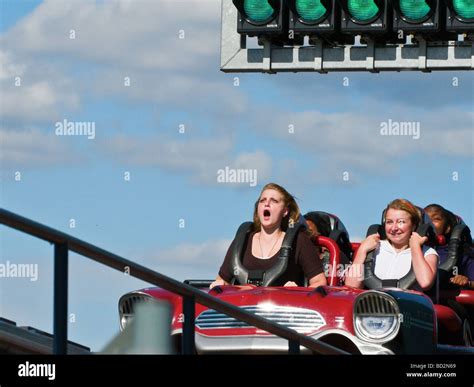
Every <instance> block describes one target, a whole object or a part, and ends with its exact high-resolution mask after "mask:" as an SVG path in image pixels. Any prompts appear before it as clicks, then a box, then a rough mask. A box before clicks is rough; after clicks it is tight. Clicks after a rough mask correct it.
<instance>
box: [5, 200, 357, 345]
mask: <svg viewBox="0 0 474 387" xmlns="http://www.w3.org/2000/svg"><path fill="white" fill-rule="evenodd" d="M0 224H4V225H6V226H8V227H11V228H14V229H16V230H19V231H23V232H25V233H27V234H30V235H33V236H35V237H37V238H40V239H43V240H45V241H48V242H51V243H54V244H55V260H54V274H55V276H54V332H53V334H54V341H53V353H54V354H65V353H66V348H67V347H66V344H67V287H68V281H67V270H68V269H67V266H68V265H67V261H68V251H73V252H75V253H78V254H80V255H82V256H84V257H87V258H90V259H92V260H94V261H97V262H100V263H102V264H104V265H106V266H109V267H112V268H114V269H117V270H119V271H121V272H125V271H126V270H127V271H128V272H129V274H130V275H131V276H132V277H135V278H139V279H141V280H143V281H146V282H149V283H151V284H153V285H156V286H159V287H161V288H163V289H166V290H168V291H170V292H173V293H176V294H179V295H180V296H182V297H183V313H184V324H183V346H182V347H183V353H185V354H192V353H194V319H195V315H194V313H195V312H194V311H195V303H196V302H197V303H199V304H201V305H204V306H207V307H209V308H212V309H215V310H217V311H219V312H221V313H225V314H227V315H228V316H231V317H234V318H236V319H238V320H241V321H244V322H246V323H247V324H249V325H251V326H255V327H257V328H260V329H262V330H264V331H267V332H270V333H273V334H274V335H277V336H280V337H283V338H285V339H287V340H288V349H289V352H290V353H299V345H302V346H304V347H306V348H308V349H310V350H311V351H313V352H314V353H320V354H348V353H347V352H345V351H342V350H340V349H338V348H335V347H333V346H332V345H329V344H326V343H323V342H321V341H318V340H315V339H313V338H311V337H308V336H305V335H302V334H299V333H297V332H296V331H294V330H292V329H289V328H286V327H283V326H281V325H279V324H277V323H274V322H271V321H269V320H267V319H265V318H263V317H260V316H256V315H254V314H252V313H250V312H247V311H245V310H242V309H240V308H238V307H236V306H234V305H231V304H229V303H227V302H225V301H222V300H220V299H218V298H215V297H213V296H210V295H208V294H207V293H205V292H202V291H200V290H198V289H196V288H193V287H192V286H189V285H186V284H183V283H181V282H179V281H176V280H174V279H173V278H170V277H167V276H165V275H163V274H160V273H157V272H155V271H153V270H150V269H148V268H146V267H144V266H142V265H139V264H137V263H135V262H132V261H129V260H128V259H125V258H122V257H120V256H118V255H115V254H113V253H110V252H108V251H106V250H103V249H101V248H99V247H96V246H94V245H91V244H89V243H87V242H84V241H82V240H80V239H78V238H75V237H73V236H71V235H68V234H65V233H63V232H61V231H58V230H55V229H53V228H50V227H47V226H45V225H43V224H41V223H37V222H35V221H32V220H31V219H28V218H24V217H22V216H20V215H17V214H15V213H13V212H10V211H7V210H5V209H0Z"/></svg>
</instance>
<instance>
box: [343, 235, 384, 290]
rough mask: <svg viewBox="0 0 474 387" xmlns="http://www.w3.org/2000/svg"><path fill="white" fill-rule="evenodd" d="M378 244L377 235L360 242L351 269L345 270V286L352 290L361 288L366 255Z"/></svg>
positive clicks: (378, 236) (378, 237) (378, 238)
mask: <svg viewBox="0 0 474 387" xmlns="http://www.w3.org/2000/svg"><path fill="white" fill-rule="evenodd" d="M379 243H380V235H379V234H373V235H369V236H368V237H367V238H365V239H364V240H363V241H362V242H361V244H360V247H359V249H358V250H357V254H356V256H355V258H354V261H353V262H352V265H351V267H349V269H348V270H347V273H346V280H345V282H344V283H345V285H347V286H351V287H353V288H359V289H362V288H363V281H364V262H365V259H366V258H367V254H368V253H369V252H370V251H372V250H375V249H376V248H377V246H378V245H379Z"/></svg>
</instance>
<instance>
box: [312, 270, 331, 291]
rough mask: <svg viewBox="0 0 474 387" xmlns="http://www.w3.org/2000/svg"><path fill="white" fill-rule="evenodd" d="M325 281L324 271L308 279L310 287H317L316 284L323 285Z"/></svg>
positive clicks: (325, 283)
mask: <svg viewBox="0 0 474 387" xmlns="http://www.w3.org/2000/svg"><path fill="white" fill-rule="evenodd" d="M327 284H328V283H327V281H326V276H325V275H324V273H319V274H318V275H315V276H314V277H312V278H310V280H309V285H308V286H309V287H310V288H317V287H318V286H325V285H327Z"/></svg>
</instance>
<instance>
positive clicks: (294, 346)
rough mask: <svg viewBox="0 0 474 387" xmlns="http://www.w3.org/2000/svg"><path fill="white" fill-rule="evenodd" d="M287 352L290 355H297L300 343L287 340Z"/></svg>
mask: <svg viewBox="0 0 474 387" xmlns="http://www.w3.org/2000/svg"><path fill="white" fill-rule="evenodd" d="M288 353H289V354H290V355H299V354H300V343H299V342H298V341H296V340H288Z"/></svg>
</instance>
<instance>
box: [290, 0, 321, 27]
mask: <svg viewBox="0 0 474 387" xmlns="http://www.w3.org/2000/svg"><path fill="white" fill-rule="evenodd" d="M295 6H296V11H297V12H298V15H299V16H300V17H301V18H302V19H303V20H306V21H308V22H315V21H317V20H319V19H321V18H322V17H323V16H324V15H325V14H326V12H327V9H326V7H325V6H324V5H323V4H322V3H321V0H296V3H295Z"/></svg>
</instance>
